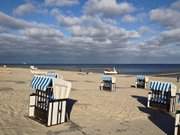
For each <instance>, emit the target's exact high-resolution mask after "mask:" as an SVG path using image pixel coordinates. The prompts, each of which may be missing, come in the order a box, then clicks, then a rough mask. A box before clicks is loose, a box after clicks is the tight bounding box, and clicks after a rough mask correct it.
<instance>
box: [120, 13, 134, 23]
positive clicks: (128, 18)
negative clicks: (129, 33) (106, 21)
mask: <svg viewBox="0 0 180 135" xmlns="http://www.w3.org/2000/svg"><path fill="white" fill-rule="evenodd" d="M122 21H123V22H127V23H133V22H135V21H136V18H135V17H134V16H132V15H125V16H123V18H122Z"/></svg>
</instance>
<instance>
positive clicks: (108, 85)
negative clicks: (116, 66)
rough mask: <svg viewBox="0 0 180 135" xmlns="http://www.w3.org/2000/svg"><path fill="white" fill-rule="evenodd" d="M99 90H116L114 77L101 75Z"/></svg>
mask: <svg viewBox="0 0 180 135" xmlns="http://www.w3.org/2000/svg"><path fill="white" fill-rule="evenodd" d="M100 90H109V91H116V78H115V77H113V76H110V75H103V76H102V78H101V83H100Z"/></svg>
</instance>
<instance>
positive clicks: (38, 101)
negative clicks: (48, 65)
mask: <svg viewBox="0 0 180 135" xmlns="http://www.w3.org/2000/svg"><path fill="white" fill-rule="evenodd" d="M31 87H32V90H33V93H32V94H31V95H30V104H29V117H31V118H34V119H37V120H40V121H41V122H43V123H45V124H46V125H47V126H52V125H57V124H61V123H63V122H65V116H66V102H67V98H68V96H69V93H70V90H71V83H70V82H68V81H65V80H62V79H60V78H57V76H56V75H52V74H51V75H34V76H33V79H32V82H31Z"/></svg>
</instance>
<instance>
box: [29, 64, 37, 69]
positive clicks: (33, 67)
mask: <svg viewBox="0 0 180 135" xmlns="http://www.w3.org/2000/svg"><path fill="white" fill-rule="evenodd" d="M30 69H32V70H36V69H38V68H37V67H35V66H33V65H31V66H30Z"/></svg>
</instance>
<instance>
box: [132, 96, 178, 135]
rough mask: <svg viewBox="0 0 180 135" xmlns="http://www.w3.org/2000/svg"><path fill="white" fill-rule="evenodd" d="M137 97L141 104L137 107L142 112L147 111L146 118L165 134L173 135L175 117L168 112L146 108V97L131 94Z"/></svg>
mask: <svg viewBox="0 0 180 135" xmlns="http://www.w3.org/2000/svg"><path fill="white" fill-rule="evenodd" d="M132 97H133V98H135V99H137V101H139V102H140V103H141V104H142V105H143V106H138V109H139V110H140V111H142V112H143V113H147V114H148V115H149V116H148V119H149V120H150V121H151V122H153V123H154V124H155V125H156V126H157V127H158V128H160V129H161V130H162V131H163V132H164V133H166V134H167V135H173V133H174V122H175V119H174V117H172V116H171V115H170V114H168V113H165V112H163V111H160V110H157V109H152V108H147V107H146V104H147V97H141V96H132Z"/></svg>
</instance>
